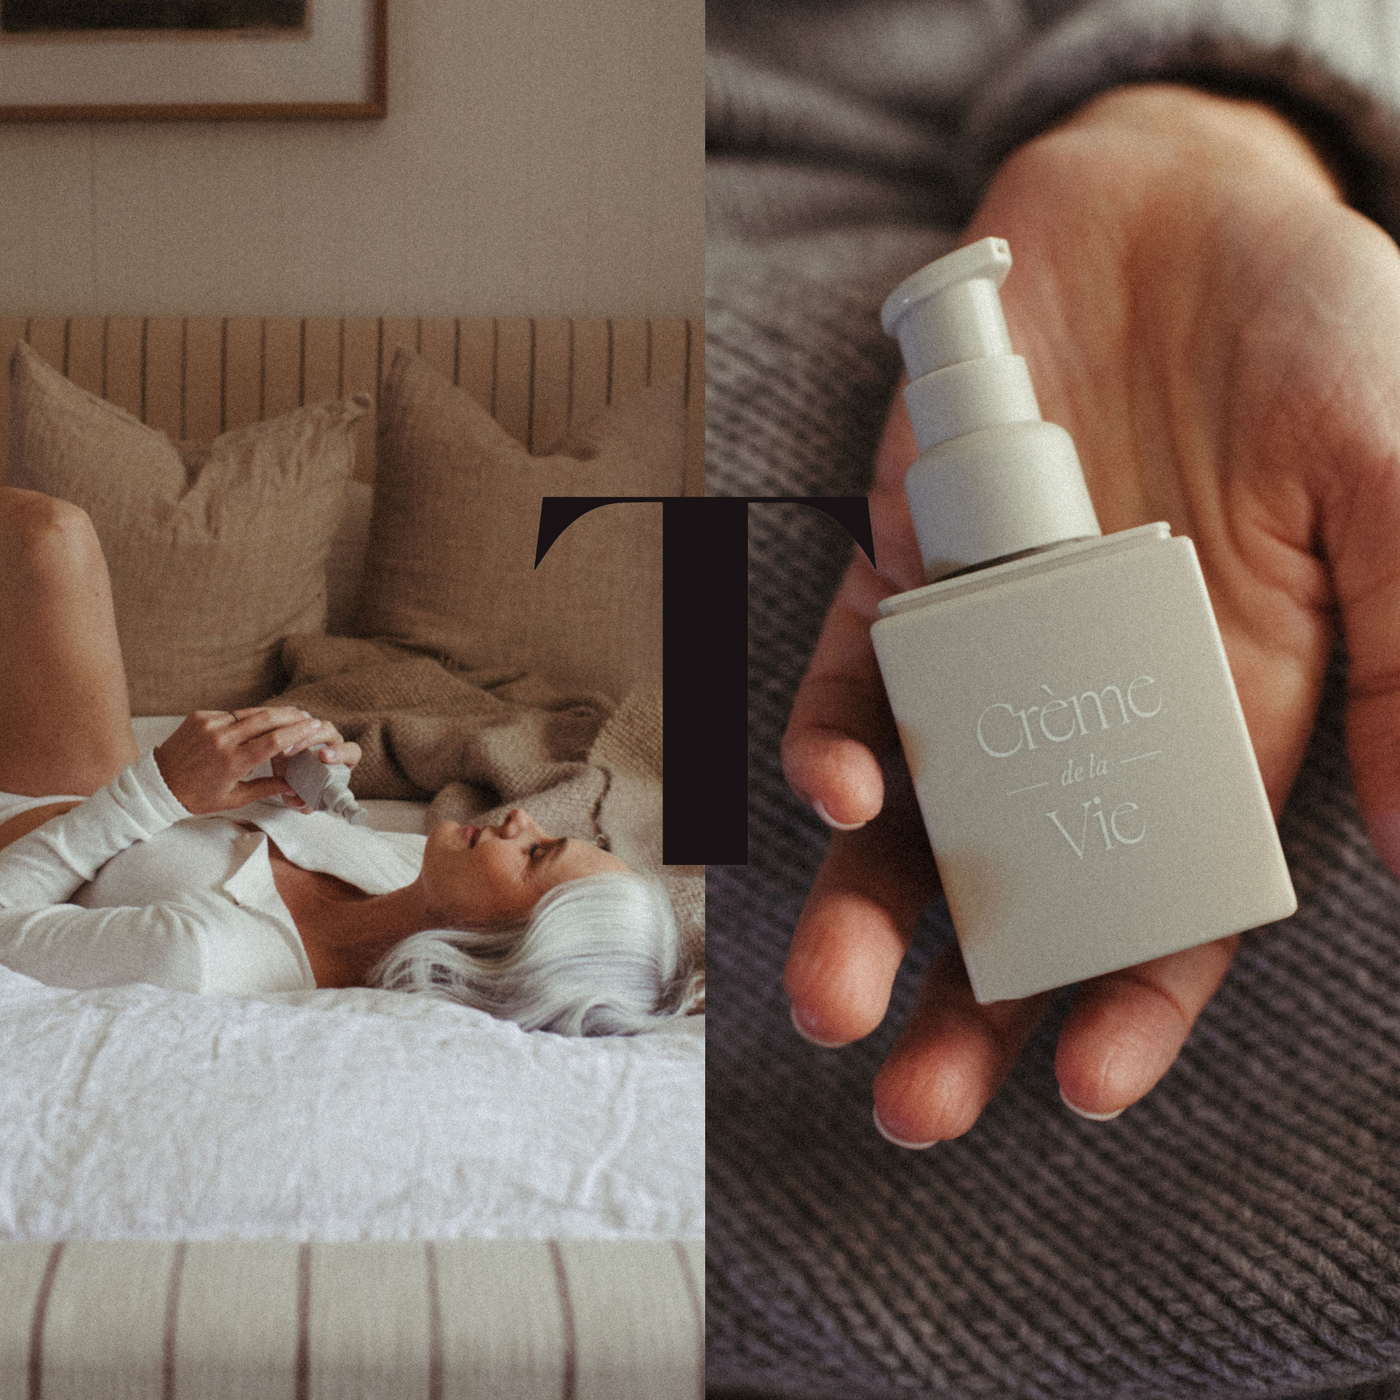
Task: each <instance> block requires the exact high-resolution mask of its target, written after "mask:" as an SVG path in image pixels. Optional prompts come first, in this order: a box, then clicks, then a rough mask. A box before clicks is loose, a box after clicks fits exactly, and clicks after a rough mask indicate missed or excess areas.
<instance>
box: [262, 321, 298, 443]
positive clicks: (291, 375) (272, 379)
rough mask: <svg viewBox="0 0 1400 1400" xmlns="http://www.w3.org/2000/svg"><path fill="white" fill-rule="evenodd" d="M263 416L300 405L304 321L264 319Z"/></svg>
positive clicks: (283, 411)
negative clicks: (302, 324)
mask: <svg viewBox="0 0 1400 1400" xmlns="http://www.w3.org/2000/svg"><path fill="white" fill-rule="evenodd" d="M262 369H263V375H262V417H263V418H276V417H277V416H278V414H280V413H290V412H291V411H292V409H294V408H300V407H301V321H300V320H299V319H297V318H296V317H294V316H269V317H267V319H266V320H264V321H263V366H262Z"/></svg>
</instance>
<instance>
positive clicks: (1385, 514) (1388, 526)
mask: <svg viewBox="0 0 1400 1400" xmlns="http://www.w3.org/2000/svg"><path fill="white" fill-rule="evenodd" d="M1397 537H1400V473H1397V472H1395V471H1389V472H1387V473H1384V474H1383V475H1382V474H1378V478H1376V479H1372V480H1371V481H1369V482H1368V483H1367V500H1366V508H1365V509H1364V510H1358V511H1356V512H1355V513H1354V515H1353V516H1352V518H1351V519H1349V520H1348V522H1347V529H1346V531H1345V533H1344V534H1343V535H1342V537H1341V539H1340V540H1339V541H1338V545H1339V547H1338V549H1337V551H1336V553H1335V555H1334V557H1333V560H1332V563H1333V576H1334V579H1335V582H1336V589H1337V598H1338V602H1339V603H1340V606H1341V617H1342V627H1343V631H1344V633H1345V636H1346V643H1347V653H1348V658H1349V666H1348V674H1347V701H1346V732H1347V756H1348V758H1349V759H1350V762H1351V772H1352V782H1353V785H1354V786H1355V789H1356V799H1357V804H1358V806H1359V807H1360V809H1361V817H1362V820H1363V821H1364V822H1365V823H1366V829H1367V831H1368V833H1369V834H1370V837H1371V842H1372V844H1373V845H1374V846H1375V848H1376V853H1377V854H1378V855H1379V856H1380V858H1381V859H1382V860H1383V861H1384V862H1385V863H1386V865H1387V866H1389V867H1390V869H1391V871H1392V872H1393V873H1395V874H1397V875H1400V559H1397V557H1396V552H1395V540H1396V538H1397Z"/></svg>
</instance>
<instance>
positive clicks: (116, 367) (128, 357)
mask: <svg viewBox="0 0 1400 1400" xmlns="http://www.w3.org/2000/svg"><path fill="white" fill-rule="evenodd" d="M145 343H146V323H145V321H143V320H142V319H141V318H140V317H139V316H109V317H108V318H107V374H106V387H105V389H104V390H103V394H102V397H103V398H105V399H106V400H107V402H108V403H114V404H116V405H117V407H118V408H124V409H125V410H126V411H127V412H128V413H129V414H131V416H132V417H133V418H139V417H140V416H141V395H142V392H143V390H142V382H143V379H144V376H145V368H144V355H145V350H144V346H145Z"/></svg>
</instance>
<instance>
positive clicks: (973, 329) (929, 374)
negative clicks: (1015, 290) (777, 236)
mask: <svg viewBox="0 0 1400 1400" xmlns="http://www.w3.org/2000/svg"><path fill="white" fill-rule="evenodd" d="M1010 270H1011V250H1010V249H1009V248H1008V247H1007V245H1006V243H1005V241H1004V240H1003V239H1000V238H984V239H983V240H982V241H981V242H980V243H974V244H972V245H971V246H969V247H967V248H960V249H959V250H958V251H957V252H956V253H950V254H949V255H948V256H947V257H946V258H940V259H939V260H938V261H937V262H936V263H932V264H930V266H928V267H926V268H924V269H923V270H922V271H920V272H916V273H915V274H914V275H913V276H912V277H909V278H906V279H905V281H903V282H901V283H900V285H899V286H898V287H896V288H895V290H894V292H893V294H892V295H891V296H890V298H889V299H888V300H887V301H886V302H885V307H884V311H883V312H882V314H881V321H882V323H883V325H884V327H885V333H886V334H887V335H892V336H895V337H897V338H898V340H899V345H900V349H901V350H902V351H903V353H904V363H905V364H906V366H907V367H908V369H909V386H908V388H906V389H905V391H904V402H905V403H906V404H907V405H908V408H909V418H910V421H911V422H912V423H913V425H914V438H915V440H916V441H917V442H918V444H919V453H920V455H919V458H918V460H917V461H916V462H915V463H914V465H913V466H912V467H911V468H910V469H909V473H908V475H907V476H906V477H905V478H904V494H905V495H906V496H907V497H908V500H909V508H910V510H911V511H912V512H913V516H914V532H915V534H916V535H917V536H918V539H919V550H920V552H921V554H922V555H923V560H924V572H925V576H926V577H927V579H928V581H929V582H930V583H932V582H933V581H934V580H935V579H939V578H942V577H943V576H944V575H946V574H950V573H955V572H957V571H958V570H960V569H966V568H969V567H972V566H974V565H977V564H985V563H986V562H987V561H988V560H991V559H1005V558H1009V557H1010V556H1012V555H1014V554H1023V553H1025V552H1026V551H1028V550H1033V549H1043V548H1045V547H1046V546H1047V545H1051V544H1058V543H1060V542H1061V541H1062V540H1072V539H1078V538H1082V537H1085V536H1093V535H1097V534H1099V533H1100V531H1099V521H1098V517H1097V516H1096V515H1095V514H1094V507H1093V504H1092V502H1091V501H1090V500H1089V490H1088V487H1086V486H1085V484H1084V472H1083V470H1082V469H1081V468H1080V465H1079V454H1078V453H1077V452H1076V451H1075V449H1074V442H1073V440H1072V439H1071V438H1070V435H1069V434H1068V433H1067V432H1065V430H1064V429H1063V428H1061V427H1058V426H1057V425H1056V424H1054V423H1047V422H1045V421H1044V420H1043V419H1042V418H1041V416H1040V405H1039V404H1038V403H1037V402H1036V397H1035V390H1034V389H1033V388H1032V387H1031V376H1030V371H1029V370H1028V369H1027V368H1026V362H1025V361H1024V360H1023V359H1022V358H1021V357H1020V356H1019V355H1015V354H1012V352H1011V337H1010V336H1009V335H1008V333H1007V330H1006V317H1005V316H1004V315H1002V310H1001V296H1000V294H999V292H998V289H999V288H1000V286H1001V284H1002V282H1003V281H1005V280H1006V274H1007V273H1008V272H1009V271H1010Z"/></svg>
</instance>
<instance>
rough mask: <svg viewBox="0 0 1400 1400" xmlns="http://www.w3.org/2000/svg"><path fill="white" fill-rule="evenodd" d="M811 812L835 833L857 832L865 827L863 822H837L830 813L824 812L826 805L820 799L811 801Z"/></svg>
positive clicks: (816, 798) (815, 798)
mask: <svg viewBox="0 0 1400 1400" xmlns="http://www.w3.org/2000/svg"><path fill="white" fill-rule="evenodd" d="M812 810H813V811H814V812H815V813H816V814H817V815H818V816H819V817H820V818H821V819H822V820H823V821H824V822H825V823H826V824H827V825H828V826H829V827H833V828H835V829H836V830H837V831H859V830H860V829H861V827H863V826H864V825H865V823H864V822H838V821H837V820H836V818H835V817H833V816H832V815H831V813H830V812H828V811H827V810H826V804H825V803H824V802H823V801H822V800H821V798H820V797H814V798H813V799H812Z"/></svg>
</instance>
